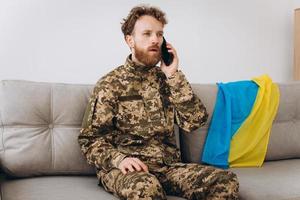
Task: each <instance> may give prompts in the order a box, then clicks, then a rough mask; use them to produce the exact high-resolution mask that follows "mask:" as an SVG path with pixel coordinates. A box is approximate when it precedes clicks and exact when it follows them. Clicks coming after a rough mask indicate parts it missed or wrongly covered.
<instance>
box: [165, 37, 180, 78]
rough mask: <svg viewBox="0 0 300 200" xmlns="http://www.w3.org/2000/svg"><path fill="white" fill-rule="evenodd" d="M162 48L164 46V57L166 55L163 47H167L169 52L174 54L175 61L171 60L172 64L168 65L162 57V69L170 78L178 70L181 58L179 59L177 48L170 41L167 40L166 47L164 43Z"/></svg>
mask: <svg viewBox="0 0 300 200" xmlns="http://www.w3.org/2000/svg"><path fill="white" fill-rule="evenodd" d="M161 48H162V57H163V56H164V53H163V48H165V49H167V51H168V53H170V54H172V55H173V61H172V62H171V64H170V65H168V66H167V65H166V64H165V62H164V61H163V58H162V60H161V64H160V67H161V70H162V71H163V72H164V73H165V75H166V76H167V77H168V78H169V77H171V76H172V75H173V74H174V73H175V72H176V71H177V69H178V63H179V60H178V57H177V53H176V50H175V48H174V47H173V46H172V45H171V44H170V43H168V42H166V46H165V47H164V44H163V45H162V47H161Z"/></svg>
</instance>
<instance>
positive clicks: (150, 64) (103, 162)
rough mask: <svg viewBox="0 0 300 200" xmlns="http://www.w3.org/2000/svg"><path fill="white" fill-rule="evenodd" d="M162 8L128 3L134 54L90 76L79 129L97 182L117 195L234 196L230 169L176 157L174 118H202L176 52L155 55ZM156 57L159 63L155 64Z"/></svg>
mask: <svg viewBox="0 0 300 200" xmlns="http://www.w3.org/2000/svg"><path fill="white" fill-rule="evenodd" d="M166 23H167V21H166V19H165V14H164V13H163V12H162V11H161V10H159V9H158V8H155V7H149V6H137V7H134V8H133V9H132V10H131V11H130V13H129V15H128V16H127V18H126V19H124V23H123V24H122V31H123V33H124V37H125V40H126V43H127V44H128V46H129V47H130V50H131V52H132V54H130V55H129V56H128V57H127V60H126V62H125V64H124V65H122V66H120V67H118V68H116V69H115V70H113V71H111V72H110V73H108V74H107V75H105V76H104V77H102V78H101V79H100V80H99V81H98V82H97V84H96V86H95V88H94V91H93V93H92V96H91V98H90V100H89V103H88V106H87V109H86V113H85V116H84V120H83V124H82V129H81V131H80V135H79V137H78V139H79V144H80V146H81V149H82V151H83V153H84V155H85V156H86V158H87V161H88V163H89V164H92V165H94V166H95V167H96V170H97V177H98V179H99V185H100V184H102V185H103V187H104V188H105V190H106V191H108V192H111V193H113V194H114V195H115V196H118V197H119V198H120V199H134V200H135V199H166V195H177V196H181V197H184V198H187V199H238V197H237V192H238V182H237V177H236V175H235V174H234V173H232V172H229V171H224V170H221V169H217V168H213V167H210V166H204V165H200V164H191V163H190V164H187V163H182V162H181V159H180V153H179V150H178V149H177V148H176V141H175V135H174V123H176V124H178V126H179V127H180V128H182V129H183V130H185V131H187V132H190V131H192V130H194V129H196V128H198V127H199V126H201V125H203V124H204V123H205V122H206V121H207V118H208V114H207V112H206V109H205V107H204V105H203V104H202V102H201V101H200V99H199V98H198V97H197V96H196V95H195V94H194V93H193V91H192V89H191V86H190V84H189V83H188V81H187V80H186V78H185V76H184V74H183V73H182V72H181V71H180V70H178V63H179V61H178V56H177V53H176V50H175V48H174V47H173V46H172V45H171V44H169V43H168V44H167V48H168V51H169V52H170V53H172V54H173V55H174V59H173V62H172V63H171V64H170V65H169V66H166V65H165V64H164V62H163V61H162V60H161V53H160V52H161V50H160V48H161V45H162V42H163V28H164V25H165V24H166ZM159 62H160V67H158V66H156V64H158V63H159Z"/></svg>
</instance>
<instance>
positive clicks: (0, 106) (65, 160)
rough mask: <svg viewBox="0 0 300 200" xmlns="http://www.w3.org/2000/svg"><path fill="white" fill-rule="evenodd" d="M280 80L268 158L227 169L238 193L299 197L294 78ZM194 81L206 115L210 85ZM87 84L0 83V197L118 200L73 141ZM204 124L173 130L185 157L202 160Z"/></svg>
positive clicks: (299, 107) (298, 109) (299, 112)
mask: <svg viewBox="0 0 300 200" xmlns="http://www.w3.org/2000/svg"><path fill="white" fill-rule="evenodd" d="M279 86H280V92H281V97H280V98H281V99H280V105H279V110H278V113H277V116H276V119H275V122H274V124H273V128H272V131H271V136H270V141H269V146H268V151H267V156H266V162H265V163H264V165H263V166H262V167H261V168H236V169H230V170H232V171H234V172H235V173H237V175H238V178H239V181H240V197H241V199H249V200H250V199H262V200H269V199H270V200H271V199H272V200H276V199H286V200H287V199H289V200H292V199H293V200H295V199H299V200H300V159H299V157H300V130H299V128H300V121H299V119H300V83H297V82H295V83H285V84H279ZM192 87H193V90H194V92H195V93H196V94H197V95H198V96H199V97H200V98H201V99H202V101H203V102H204V104H205V105H206V106H207V109H208V111H209V113H210V117H211V113H212V111H213V106H214V102H215V97H216V92H217V88H216V85H215V84H194V85H192ZM92 88H93V85H79V84H62V83H40V82H31V81H19V80H3V81H1V85H0V123H1V124H0V139H1V142H0V165H1V178H0V181H1V197H0V199H1V200H21V199H22V200H48V199H49V200H50V199H51V200H71V199H72V200H77V199H78V200H85V199H86V200H94V199H95V200H99V199H105V200H108V199H117V198H115V197H114V196H112V195H111V194H109V193H106V192H105V191H104V190H103V189H102V188H101V187H99V186H98V181H97V178H96V175H95V171H94V169H93V167H91V166H89V165H88V164H87V163H86V161H85V158H84V156H83V155H82V154H81V152H80V149H79V145H78V143H77V136H78V133H79V129H80V125H81V121H82V118H83V114H84V111H85V106H86V104H87V101H88V98H89V96H90V93H91V91H92ZM209 120H210V118H209ZM207 127H208V126H207V125H206V126H204V127H202V128H200V129H198V130H196V131H194V132H192V133H184V132H182V131H181V130H179V131H178V129H177V128H175V129H176V130H177V136H178V144H180V149H181V152H182V158H183V160H184V161H185V162H200V155H201V152H202V146H203V143H204V140H205V137H206V132H207ZM169 199H181V198H178V197H169Z"/></svg>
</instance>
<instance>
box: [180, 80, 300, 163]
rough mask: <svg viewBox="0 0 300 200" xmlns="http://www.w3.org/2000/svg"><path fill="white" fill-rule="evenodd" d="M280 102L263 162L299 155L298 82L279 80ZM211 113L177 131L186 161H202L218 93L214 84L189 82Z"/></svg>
mask: <svg viewBox="0 0 300 200" xmlns="http://www.w3.org/2000/svg"><path fill="white" fill-rule="evenodd" d="M278 86H279V90H280V103H279V108H278V112H277V115H276V117H275V120H274V122H273V126H272V129H271V134H270V139H269V143H268V149H267V155H266V161H271V160H281V159H289V158H300V144H299V142H300V82H290V83H278ZM192 88H193V91H194V92H195V93H196V94H197V95H198V96H199V97H200V99H201V100H202V101H203V103H204V105H205V106H206V108H207V110H208V112H209V114H210V116H209V119H208V122H207V123H206V125H205V126H203V127H201V128H199V129H197V130H195V131H193V132H191V133H185V132H184V131H182V130H180V131H179V132H180V147H181V153H182V158H183V160H184V161H185V162H197V163H201V155H202V150H203V145H204V142H205V139H206V134H207V131H208V126H209V124H210V121H211V117H212V113H213V110H214V105H215V101H216V95H217V86H216V85H215V84H192Z"/></svg>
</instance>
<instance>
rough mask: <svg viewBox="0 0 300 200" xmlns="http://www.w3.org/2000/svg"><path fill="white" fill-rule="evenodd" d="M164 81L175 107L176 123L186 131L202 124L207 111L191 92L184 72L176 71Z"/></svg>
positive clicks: (205, 118)
mask: <svg viewBox="0 0 300 200" xmlns="http://www.w3.org/2000/svg"><path fill="white" fill-rule="evenodd" d="M166 82H167V84H168V85H169V88H170V96H169V100H170V102H171V103H172V104H173V105H174V107H175V120H176V124H177V125H178V126H179V127H180V128H182V129H183V130H185V131H187V132H191V131H193V130H195V129H197V128H199V127H200V126H203V125H204V124H205V122H206V121H207V118H208V113H207V111H206V108H205V106H204V105H203V103H202V102H201V100H200V99H199V98H198V97H197V96H196V95H195V94H194V93H193V90H192V88H191V85H190V84H189V83H188V81H187V80H186V78H185V76H184V74H183V73H182V72H181V71H177V72H175V74H174V75H173V76H171V77H169V78H168V79H167V80H166Z"/></svg>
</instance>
